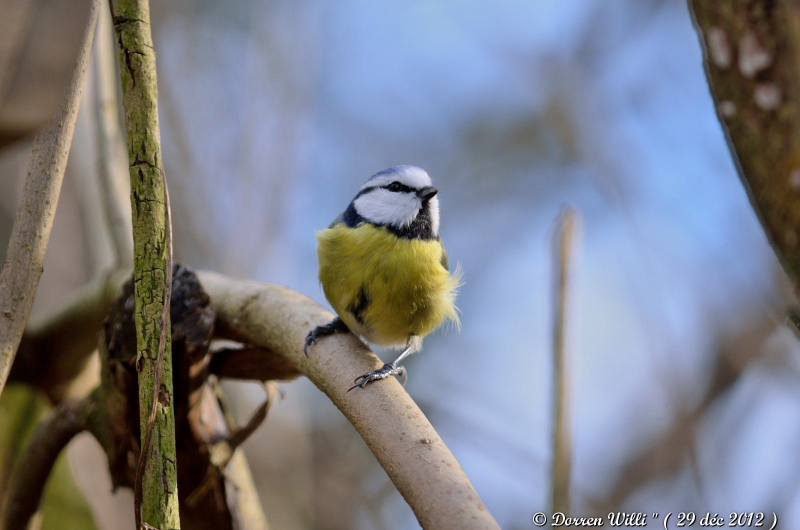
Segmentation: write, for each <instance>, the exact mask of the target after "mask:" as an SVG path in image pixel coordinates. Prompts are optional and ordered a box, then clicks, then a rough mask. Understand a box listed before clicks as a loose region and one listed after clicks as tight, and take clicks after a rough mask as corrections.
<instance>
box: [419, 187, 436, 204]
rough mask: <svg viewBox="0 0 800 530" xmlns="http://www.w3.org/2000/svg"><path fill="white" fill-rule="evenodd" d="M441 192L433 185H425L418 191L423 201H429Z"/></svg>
mask: <svg viewBox="0 0 800 530" xmlns="http://www.w3.org/2000/svg"><path fill="white" fill-rule="evenodd" d="M437 193H439V190H437V189H436V188H434V187H433V186H425V187H424V188H422V189H420V190H419V191H417V197H419V198H420V199H422V201H423V202H424V201H429V200H431V199H433V197H434V196H435V195H436V194H437Z"/></svg>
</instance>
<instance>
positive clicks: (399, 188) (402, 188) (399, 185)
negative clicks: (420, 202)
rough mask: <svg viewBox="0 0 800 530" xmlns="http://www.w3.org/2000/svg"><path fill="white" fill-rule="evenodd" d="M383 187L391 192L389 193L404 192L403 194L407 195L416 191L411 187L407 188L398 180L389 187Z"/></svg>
mask: <svg viewBox="0 0 800 530" xmlns="http://www.w3.org/2000/svg"><path fill="white" fill-rule="evenodd" d="M382 187H383V188H385V189H387V190H389V191H397V192H400V191H402V192H405V193H413V192H414V191H416V190H415V189H414V188H412V187H411V186H406V185H405V184H403V183H401V182H397V181H396V180H395V181H394V182H392V183H391V184H389V185H388V186H382Z"/></svg>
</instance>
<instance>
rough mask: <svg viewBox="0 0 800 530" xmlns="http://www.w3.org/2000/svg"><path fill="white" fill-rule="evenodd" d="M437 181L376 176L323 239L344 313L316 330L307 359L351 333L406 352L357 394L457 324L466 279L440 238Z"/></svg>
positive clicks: (395, 172) (401, 371) (325, 262)
mask: <svg viewBox="0 0 800 530" xmlns="http://www.w3.org/2000/svg"><path fill="white" fill-rule="evenodd" d="M438 191H439V190H437V189H436V188H434V187H433V186H432V183H431V178H430V177H429V176H428V173H426V172H425V171H424V170H422V169H420V168H418V167H414V166H397V167H393V168H389V169H386V170H384V171H381V172H380V173H376V174H374V175H372V176H371V177H370V178H369V179H368V180H367V182H366V183H365V184H364V185H363V186H361V189H360V190H359V191H358V193H357V194H356V196H355V198H353V200H352V201H351V202H350V205H349V206H348V207H347V209H346V210H345V211H344V212H343V213H342V214H341V215H339V217H337V218H336V219H335V220H334V221H333V223H331V225H330V226H329V227H328V228H327V229H326V230H321V231H319V232H317V242H318V245H317V254H318V257H319V279H320V282H321V283H322V287H323V289H324V291H325V297H326V298H327V299H328V301H329V302H330V304H331V306H333V309H334V310H335V311H336V313H337V315H338V316H337V317H336V318H334V319H333V320H332V321H331V322H330V323H328V324H326V325H324V326H319V327H317V328H315V329H314V330H312V331H311V332H310V333H309V334H308V336H307V337H306V342H305V348H304V350H305V352H306V355H308V348H309V347H310V346H311V345H312V344H314V343H315V341H316V340H317V339H319V338H321V337H324V336H327V335H332V334H334V333H346V332H348V331H352V332H353V333H354V334H355V335H356V336H358V337H360V338H361V339H362V340H363V341H365V342H367V343H370V344H374V345H377V346H382V347H386V348H392V349H402V353H401V354H400V356H399V357H397V359H395V360H394V361H392V362H390V363H386V364H384V365H383V367H382V368H381V369H380V370H376V371H374V372H368V373H366V374H363V375H361V376H359V377H357V378H356V379H355V381H354V383H356V384H355V385H353V386H352V387H350V389H349V390H348V392H349V391H350V390H352V389H353V388H356V387H358V386H360V387H362V388H363V387H365V386H366V385H367V384H369V383H371V382H373V381H378V380H381V379H386V378H387V377H390V376H392V375H400V376H402V378H403V382H404V383H405V379H406V369H405V368H404V367H403V366H400V362H402V361H403V359H405V358H406V357H408V356H409V355H411V354H412V353H415V352H418V351H419V350H420V349H421V348H422V339H423V338H424V337H425V336H426V335H428V334H429V333H431V332H432V331H433V330H435V329H436V328H438V327H439V326H440V325H442V324H443V323H444V322H445V321H446V320H450V321H452V322H453V323H455V324H456V325H458V323H459V322H458V313H457V309H456V306H455V298H456V292H457V290H458V287H459V283H460V272H459V271H457V272H456V274H451V273H450V264H449V260H448V257H447V252H446V251H445V248H444V244H443V243H442V239H441V238H440V237H439V199H438V198H437V197H436V194H437V193H438Z"/></svg>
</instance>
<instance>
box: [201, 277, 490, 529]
mask: <svg viewBox="0 0 800 530" xmlns="http://www.w3.org/2000/svg"><path fill="white" fill-rule="evenodd" d="M198 276H199V277H200V281H201V282H202V284H203V287H204V289H205V290H206V292H208V294H209V295H210V296H211V302H212V306H213V307H214V309H215V310H216V313H217V329H218V332H219V333H221V335H222V336H224V337H225V338H230V339H233V340H238V341H240V342H245V343H248V344H251V345H254V346H258V347H260V348H264V349H265V350H267V351H272V352H275V353H276V354H278V355H280V356H282V357H284V358H285V359H287V360H288V361H289V362H291V363H292V364H294V365H295V366H296V367H297V368H298V369H299V370H300V372H302V373H303V375H305V376H306V377H308V378H309V379H310V380H311V381H312V382H313V383H314V384H315V385H316V386H317V388H319V389H320V390H322V391H323V392H325V394H326V395H327V396H328V397H329V398H330V399H331V400H332V401H333V402H334V404H336V406H337V407H339V409H340V410H341V411H342V413H343V414H344V415H345V417H347V419H348V420H349V421H350V423H352V424H353V426H354V427H355V428H356V430H357V431H358V433H359V434H360V435H361V437H362V438H363V439H364V441H365V442H366V443H367V446H368V447H369V448H370V450H371V451H372V452H373V454H374V455H375V457H376V458H377V459H378V461H379V462H380V464H381V465H382V466H383V468H384V470H386V473H387V474H388V475H389V477H390V478H391V480H392V482H393V483H394V484H395V486H396V487H397V489H398V491H399V492H400V494H401V495H402V496H403V498H404V499H405V500H406V502H407V503H408V504H409V505H410V506H411V508H412V510H414V513H415V515H416V516H417V519H418V520H419V522H420V524H421V525H422V526H423V527H424V528H498V526H497V523H496V522H495V521H494V519H493V518H492V516H491V514H490V513H489V512H488V510H487V509H486V507H485V506H484V504H483V502H482V501H481V499H480V497H479V496H478V494H477V492H476V491H475V489H474V487H473V486H472V484H471V483H470V481H469V479H468V478H467V476H466V475H465V474H464V471H463V470H462V469H461V466H460V465H459V463H458V461H457V460H456V459H455V457H454V456H453V454H452V453H451V452H450V449H448V448H447V446H446V445H445V444H444V442H443V441H442V440H441V438H440V437H439V435H438V434H437V433H436V431H435V430H434V429H433V427H432V426H431V424H430V423H429V422H428V420H427V418H425V415H424V414H423V413H422V411H421V410H420V409H419V407H418V406H417V405H416V403H414V401H412V400H411V398H410V397H409V396H408V394H407V393H406V392H405V390H404V389H403V387H402V386H401V385H400V383H399V382H398V381H396V380H395V379H387V380H385V381H381V383H380V384H376V385H371V386H369V387H367V388H366V389H363V390H362V389H357V390H358V391H353V392H350V393H347V392H346V390H347V388H348V387H349V386H350V385H351V384H352V381H353V378H354V377H356V376H357V375H359V374H362V373H365V372H368V371H371V370H374V369H376V368H378V367H380V366H381V365H382V363H381V362H380V360H379V359H378V358H377V357H376V356H375V355H372V354H371V353H370V352H369V351H368V350H367V348H366V347H365V346H364V345H363V344H362V343H361V342H360V341H359V340H358V339H356V338H355V337H354V336H352V335H337V336H331V337H326V338H325V340H323V341H320V342H319V343H318V344H317V345H315V346H314V348H313V349H312V350H311V351H310V355H309V357H306V356H305V355H304V354H303V341H304V339H305V336H306V334H307V333H308V331H309V330H310V329H312V328H313V327H314V326H316V325H319V324H324V323H326V322H329V321H330V320H331V317H332V315H331V314H330V312H329V311H327V310H325V309H324V308H323V307H321V306H320V305H318V304H316V303H315V302H314V301H312V300H311V299H309V298H307V297H305V296H303V295H301V294H299V293H297V292H295V291H292V290H291V289H287V288H285V287H281V286H278V285H270V284H264V283H257V282H251V281H240V280H232V279H230V278H226V277H224V276H221V275H219V274H216V273H213V272H201V273H198Z"/></svg>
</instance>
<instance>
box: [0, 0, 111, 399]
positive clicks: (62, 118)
mask: <svg viewBox="0 0 800 530" xmlns="http://www.w3.org/2000/svg"><path fill="white" fill-rule="evenodd" d="M98 6H99V0H93V2H92V7H91V9H90V10H89V19H88V21H87V24H86V29H85V30H84V36H83V46H82V48H81V52H80V54H79V55H78V59H77V61H76V63H75V70H74V71H73V73H72V77H71V79H70V82H69V85H68V86H67V92H66V94H65V95H64V100H63V102H62V104H61V109H60V110H59V113H58V115H57V116H56V118H55V120H53V122H52V123H51V124H50V125H49V126H47V127H46V128H45V129H44V130H43V131H41V132H40V133H39V134H37V135H36V138H35V139H34V142H33V150H32V154H31V162H30V165H29V166H28V176H27V178H26V179H25V186H24V187H23V191H22V201H21V202H20V204H19V207H18V209H17V217H16V219H15V220H14V228H13V229H12V231H11V239H10V240H9V243H8V252H7V253H6V260H5V262H4V263H3V266H2V269H0V394H2V392H3V388H4V387H5V383H6V380H7V379H8V374H9V372H10V371H11V365H12V364H13V362H14V356H15V355H16V352H17V348H18V347H19V343H20V340H21V339H22V334H23V332H24V330H25V324H26V322H27V320H28V316H29V315H30V312H31V307H32V306H33V299H34V296H35V295H36V288H37V287H38V285H39V279H40V278H41V276H42V271H43V267H42V264H43V263H44V255H45V251H46V250H47V243H48V242H49V240H50V230H51V229H52V227H53V218H54V216H55V213H56V204H57V203H58V196H59V194H60V192H61V183H62V181H63V178H64V170H65V168H66V165H67V156H68V155H69V147H70V144H71V143H72V134H73V132H74V131H75V120H76V118H77V115H78V107H79V105H80V100H81V94H82V92H83V81H84V74H85V72H86V65H87V64H88V61H89V56H90V53H91V49H92V41H93V40H94V28H95V22H96V21H97V13H98Z"/></svg>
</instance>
